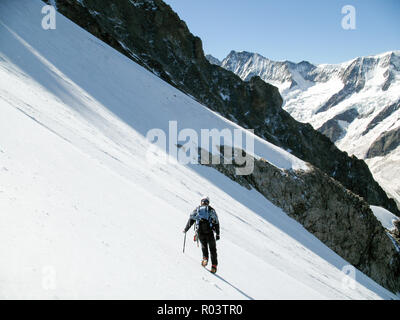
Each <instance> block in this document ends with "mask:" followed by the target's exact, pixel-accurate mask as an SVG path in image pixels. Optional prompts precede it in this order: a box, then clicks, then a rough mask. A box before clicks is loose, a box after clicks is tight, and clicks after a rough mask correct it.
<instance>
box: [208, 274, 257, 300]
mask: <svg viewBox="0 0 400 320" xmlns="http://www.w3.org/2000/svg"><path fill="white" fill-rule="evenodd" d="M214 276H216V277H217V278H218V279H220V280H222V281H223V282H225V283H226V284H228V285H230V286H231V287H232V288H233V289H235V290H236V291H237V292H239V293H240V294H242V295H244V296H245V297H246V298H247V299H249V300H254V298H253V297H250V296H249V295H248V294H246V293H244V292H243V291H242V290H240V289H239V288H237V287H235V286H234V285H233V284H232V283H230V282H229V281H227V280H225V279H224V278H222V277H221V276H220V275H218V274H216V273H214Z"/></svg>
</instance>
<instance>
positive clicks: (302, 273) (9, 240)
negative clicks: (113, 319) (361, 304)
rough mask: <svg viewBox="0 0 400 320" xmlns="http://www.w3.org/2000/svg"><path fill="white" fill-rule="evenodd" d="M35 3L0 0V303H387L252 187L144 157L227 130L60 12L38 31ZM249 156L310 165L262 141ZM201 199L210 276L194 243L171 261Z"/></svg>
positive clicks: (38, 9) (381, 291)
mask: <svg viewBox="0 0 400 320" xmlns="http://www.w3.org/2000/svg"><path fill="white" fill-rule="evenodd" d="M42 6H43V3H42V2H41V1H39V0H20V1H14V0H4V1H1V2H0V43H1V47H0V217H1V221H2V222H1V224H0V252H1V254H2V258H3V259H2V261H3V263H1V264H0V284H1V285H0V298H3V299H4V298H50V299H57V298H129V299H279V298H285V299H292V298H304V299H326V298H329V299H348V298H353V299H379V298H384V299H389V298H395V297H394V296H393V295H392V294H391V293H389V292H388V291H387V290H385V289H383V288H382V287H380V286H379V285H377V284H376V283H375V282H373V281H372V280H370V279H369V278H367V277H366V276H365V275H363V274H362V273H360V272H358V271H357V272H356V280H357V282H356V283H355V286H354V287H353V286H352V285H349V282H348V281H347V280H348V279H347V278H346V277H345V276H344V273H343V272H342V271H341V270H342V268H343V267H345V266H346V265H347V262H346V261H344V260H343V259H341V258H340V257H339V256H337V255H336V254H335V253H334V252H333V251H331V250H330V249H329V248H327V247H326V246H325V245H323V244H322V243H321V242H320V241H318V240H317V239H316V238H315V237H314V236H312V235H311V234H309V233H308V232H306V231H305V229H304V228H303V227H302V226H301V225H300V224H298V223H296V222H295V221H294V220H293V219H291V218H289V217H288V216H287V215H286V214H285V213H284V212H282V210H281V209H279V208H277V207H275V206H273V205H272V204H271V203H270V202H268V201H267V200H266V199H265V198H264V197H262V196H261V195H260V194H259V193H257V192H256V191H255V190H251V191H249V190H247V189H245V188H243V187H241V186H240V185H238V184H236V183H234V182H232V181H231V180H230V179H228V178H226V177H225V176H223V175H222V174H220V173H218V172H217V171H215V170H214V169H212V168H208V167H204V166H199V165H188V166H184V165H182V164H180V163H178V162H167V163H164V162H162V161H157V160H161V159H160V158H161V154H160V153H150V155H149V150H151V148H150V143H149V142H148V141H147V139H146V138H145V135H146V133H147V132H148V130H150V129H153V128H160V129H163V130H164V131H166V132H167V131H168V125H169V124H168V121H170V120H177V121H178V127H179V129H182V128H194V129H195V130H197V131H200V129H201V128H217V129H223V128H228V129H234V128H238V127H237V126H235V125H234V124H232V123H231V122H229V121H227V120H225V119H223V118H222V117H220V116H218V115H217V114H215V113H213V112H211V111H210V110H209V109H207V108H205V107H203V106H202V105H200V104H198V103H197V102H195V101H194V100H192V99H191V98H190V97H188V96H186V95H184V94H182V93H181V92H179V91H177V90H176V89H174V88H172V87H171V86H169V85H168V84H166V83H165V82H163V81H162V80H160V79H159V78H157V77H156V76H154V75H153V74H151V73H149V72H148V71H146V70H145V69H143V68H142V67H140V66H138V65H137V64H135V63H133V62H132V61H130V60H129V59H127V58H126V57H124V56H122V55H121V54H119V53H118V52H116V51H115V50H113V49H111V48H110V47H108V46H107V45H105V44H104V43H102V42H101V41H99V40H98V39H96V38H95V37H93V36H91V35H90V34H88V33H87V32H85V31H83V30H82V29H80V28H79V27H77V26H76V25H74V24H73V23H71V22H70V21H68V20H67V19H65V18H64V17H62V16H60V15H57V29H56V30H48V31H45V30H43V29H42V27H41V23H40V22H41V19H42V17H43V15H42V14H41V9H42ZM242 132H243V133H244V132H245V131H244V130H242ZM255 154H256V155H257V156H260V157H263V158H265V159H266V160H268V161H270V162H271V163H272V164H274V165H276V166H277V167H279V168H294V169H297V168H303V169H306V168H307V166H306V165H305V164H304V163H303V162H302V161H301V160H298V159H296V158H295V157H293V156H291V155H290V154H289V153H287V152H285V151H283V150H280V149H278V148H276V147H274V146H272V145H271V144H269V143H266V142H264V141H262V140H260V139H257V140H256V144H255ZM205 194H207V195H209V196H210V197H211V202H212V205H213V206H214V207H215V208H216V210H217V212H218V214H219V217H220V221H221V224H222V231H221V240H220V241H219V242H218V250H219V260H220V264H219V273H218V274H217V275H216V276H213V275H211V274H209V273H208V272H207V271H205V270H203V269H202V268H201V267H200V264H199V262H200V252H199V249H198V248H197V247H196V245H195V244H194V243H193V242H192V241H190V238H191V236H192V233H189V236H188V239H189V241H188V242H187V248H186V252H185V254H182V244H183V234H182V229H183V227H184V225H185V223H186V220H187V218H188V214H189V213H190V211H191V210H192V209H193V207H194V206H195V205H197V203H198V201H199V199H200V197H201V196H202V195H205ZM249 271H250V272H249ZM194 284H195V285H194ZM346 284H347V285H346ZM350 284H351V283H350Z"/></svg>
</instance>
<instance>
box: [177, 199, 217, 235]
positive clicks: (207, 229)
mask: <svg viewBox="0 0 400 320" xmlns="http://www.w3.org/2000/svg"><path fill="white" fill-rule="evenodd" d="M202 207H206V210H208V214H209V220H204V219H200V218H199V215H198V213H199V210H200V209H201V208H202ZM195 222H196V224H197V231H198V233H199V234H207V233H212V232H213V231H215V233H216V235H217V236H219V220H218V216H217V213H216V212H215V210H214V208H213V207H211V206H198V207H197V208H196V209H194V210H193V212H192V213H191V215H190V217H189V220H188V222H187V224H186V227H185V232H187V231H188V230H189V229H190V227H191V226H192V225H193V224H194V223H195Z"/></svg>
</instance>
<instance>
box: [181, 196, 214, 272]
mask: <svg viewBox="0 0 400 320" xmlns="http://www.w3.org/2000/svg"><path fill="white" fill-rule="evenodd" d="M193 224H195V232H196V234H195V241H196V240H197V237H198V239H199V240H200V243H201V250H202V252H203V260H202V262H201V265H202V266H203V267H205V266H206V265H207V264H208V257H209V255H208V253H209V252H208V249H210V253H211V272H212V273H216V272H217V265H218V260H217V244H216V240H219V239H220V237H219V221H218V216H217V213H216V212H215V210H214V208H212V207H211V206H210V199H209V198H208V197H207V198H203V199H201V203H200V206H198V207H197V208H196V209H194V210H193V212H192V213H191V215H190V217H189V220H188V222H187V224H186V227H185V229H184V230H183V232H184V233H186V232H188V231H189V229H190V228H191V226H192V225H193ZM214 232H215V234H216V237H215V238H214Z"/></svg>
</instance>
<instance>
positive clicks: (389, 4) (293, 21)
mask: <svg viewBox="0 0 400 320" xmlns="http://www.w3.org/2000/svg"><path fill="white" fill-rule="evenodd" d="M164 1H165V2H166V3H168V4H169V5H170V6H171V7H172V8H173V10H174V11H175V12H177V13H178V15H179V16H180V18H181V19H182V20H184V21H185V22H186V23H187V25H188V27H189V29H190V31H191V32H192V33H193V34H194V35H197V36H199V37H200V38H201V39H202V41H203V47H204V51H205V53H206V54H208V53H210V54H212V55H214V56H215V57H217V58H219V59H223V58H224V57H225V56H226V55H227V54H228V53H229V52H230V51H231V50H236V51H250V52H258V53H260V54H262V55H264V56H266V57H267V58H270V59H273V60H290V61H294V62H299V61H301V60H308V61H310V62H313V63H338V62H344V61H347V60H350V59H353V58H355V57H357V56H365V55H371V54H377V53H382V52H386V51H391V50H400V0H247V1H245V0H164ZM345 5H352V6H354V7H355V9H356V29H355V30H344V29H343V28H342V18H343V17H344V16H345V15H343V14H342V12H341V11H342V7H343V6H345Z"/></svg>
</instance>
